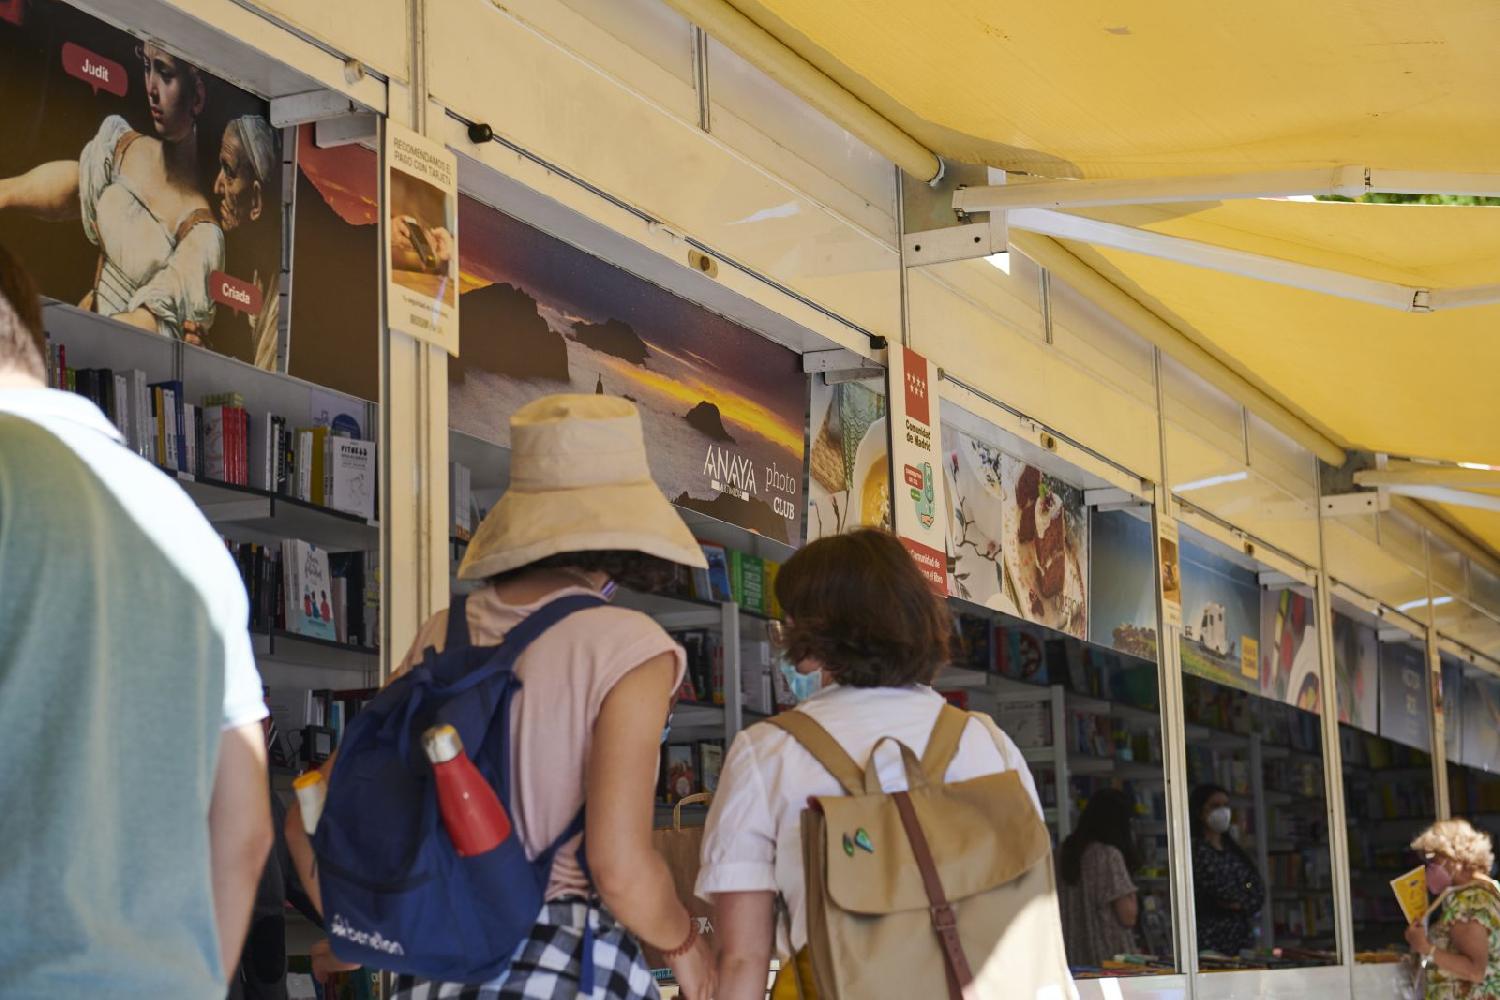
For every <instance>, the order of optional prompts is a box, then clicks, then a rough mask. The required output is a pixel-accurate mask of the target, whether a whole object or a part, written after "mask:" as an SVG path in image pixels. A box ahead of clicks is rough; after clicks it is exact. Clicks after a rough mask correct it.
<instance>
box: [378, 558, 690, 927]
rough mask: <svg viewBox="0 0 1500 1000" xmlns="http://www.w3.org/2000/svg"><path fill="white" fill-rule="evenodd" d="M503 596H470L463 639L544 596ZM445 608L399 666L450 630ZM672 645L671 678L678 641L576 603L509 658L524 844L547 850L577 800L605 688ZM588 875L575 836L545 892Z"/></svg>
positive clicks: (495, 632) (498, 625)
mask: <svg viewBox="0 0 1500 1000" xmlns="http://www.w3.org/2000/svg"><path fill="white" fill-rule="evenodd" d="M589 593H592V592H591V591H589V590H586V589H584V588H583V587H568V588H566V589H563V590H559V591H555V592H554V593H553V594H552V595H551V597H549V598H548V600H550V599H552V598H556V597H565V596H569V595H575V594H589ZM541 603H542V602H538V603H536V604H527V605H521V606H514V605H509V604H506V603H504V602H503V601H502V600H501V599H500V596H499V594H498V593H497V592H496V591H495V589H494V588H493V587H486V588H485V589H484V590H480V591H476V592H475V593H473V594H471V595H470V596H469V600H468V604H467V605H466V607H467V617H468V620H469V641H470V642H473V643H474V644H476V645H481V646H485V645H496V644H498V643H499V642H500V641H501V640H502V639H504V638H505V633H506V632H507V631H509V630H510V629H511V628H513V627H514V626H515V625H516V624H518V623H519V622H520V621H521V620H522V619H523V618H525V617H526V615H527V614H529V613H530V612H532V611H535V610H536V609H537V608H538V607H540V606H541ZM447 629H448V612H447V611H446V610H444V611H439V612H438V613H437V614H435V615H433V616H432V617H431V618H429V619H428V620H427V623H426V624H425V625H423V626H422V629H421V631H420V632H418V634H417V639H416V641H415V642H414V643H412V648H411V651H410V652H408V653H407V654H406V659H405V660H403V661H402V662H401V665H400V667H399V668H398V672H399V671H402V670H406V669H407V668H408V667H410V666H411V665H412V664H413V663H415V662H416V661H418V660H420V659H421V657H422V652H423V650H425V649H427V647H429V646H431V647H434V648H435V649H437V650H439V651H441V650H442V648H443V642H444V640H445V638H446V637H447ZM663 653H671V654H672V655H673V657H674V658H675V659H676V661H677V677H676V681H675V682H674V685H673V687H674V690H675V688H676V685H677V684H680V683H681V682H682V676H683V673H684V672H685V671H686V668H687V655H686V654H685V653H684V652H683V650H682V647H680V646H678V645H677V644H676V643H675V642H673V641H672V637H671V636H669V635H667V633H666V632H665V631H664V630H663V629H662V627H661V626H660V625H658V624H657V623H656V622H655V621H653V620H652V619H651V618H649V617H647V616H646V615H643V614H641V613H640V612H638V611H630V610H627V609H625V608H616V607H602V608H590V609H588V610H585V611H578V612H575V613H573V614H571V615H569V616H568V617H567V618H565V619H563V620H562V621H561V622H560V623H558V624H557V625H555V626H553V627H552V628H551V629H549V630H547V631H546V632H545V633H543V634H542V636H541V637H540V638H539V639H537V640H536V641H535V642H533V643H532V644H531V646H530V647H529V648H528V649H527V650H526V652H525V653H523V654H522V655H521V659H520V660H519V661H518V662H517V663H516V673H517V675H518V676H519V677H520V679H521V692H520V694H519V695H517V696H516V700H515V703H514V706H513V709H512V712H513V715H512V719H511V739H512V740H513V741H514V752H513V753H512V754H511V769H512V774H511V787H512V788H513V789H514V790H515V791H514V794H513V795H512V799H513V801H512V807H513V809H514V810H515V813H516V815H515V816H513V817H512V819H513V820H514V822H515V824H516V827H517V829H519V830H520V831H521V838H522V840H523V841H524V842H525V844H526V850H527V853H529V854H530V855H531V856H532V857H535V856H536V855H537V854H539V853H541V851H543V850H545V849H546V847H547V845H548V844H550V843H552V841H553V840H555V839H556V838H557V837H558V836H559V835H561V833H562V832H563V830H565V829H566V828H567V826H568V824H569V823H570V822H572V820H573V817H574V816H576V815H577V814H578V810H579V808H580V807H581V806H582V805H583V784H584V766H585V764H586V763H587V761H588V757H589V749H590V746H591V744H592V742H593V734H594V720H596V719H597V718H598V717H599V709H600V708H601V707H602V706H603V704H604V699H605V697H606V696H607V695H608V694H609V692H610V690H611V689H612V688H613V687H614V686H615V684H616V683H618V682H619V680H620V678H622V677H624V676H625V675H626V674H628V673H629V672H630V671H631V670H633V669H634V668H636V667H638V666H640V665H641V664H642V663H644V662H646V661H647V660H649V659H651V658H652V657H655V656H660V655H661V654H663ZM588 892H589V884H588V879H586V878H584V875H583V870H582V868H581V867H580V866H579V864H578V858H577V852H576V841H575V842H574V844H569V845H566V846H565V847H564V848H563V849H562V850H561V851H559V852H558V854H557V860H556V861H555V862H554V863H553V865H552V880H551V881H550V882H549V883H548V885H547V898H548V899H556V898H558V897H559V896H567V895H586V894H588Z"/></svg>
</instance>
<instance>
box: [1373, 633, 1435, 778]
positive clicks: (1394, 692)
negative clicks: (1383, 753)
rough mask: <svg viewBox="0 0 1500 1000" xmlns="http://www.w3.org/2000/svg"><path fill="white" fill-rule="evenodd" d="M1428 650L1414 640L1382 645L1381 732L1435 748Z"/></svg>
mask: <svg viewBox="0 0 1500 1000" xmlns="http://www.w3.org/2000/svg"><path fill="white" fill-rule="evenodd" d="M1427 675H1428V669H1427V650H1426V647H1424V646H1421V645H1419V644H1417V643H1412V642H1385V643H1381V645H1380V735H1381V736H1384V737H1385V738H1386V739H1388V740H1393V741H1395V742H1397V743H1402V744H1405V745H1406V746H1409V747H1415V748H1416V749H1418V750H1424V751H1427V752H1428V753H1431V752H1432V716H1431V711H1430V709H1429V707H1428V703H1427V697H1428V696H1427Z"/></svg>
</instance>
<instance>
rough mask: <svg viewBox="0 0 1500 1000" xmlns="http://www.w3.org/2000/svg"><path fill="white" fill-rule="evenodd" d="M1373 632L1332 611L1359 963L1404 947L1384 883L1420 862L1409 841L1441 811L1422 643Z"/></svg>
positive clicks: (1387, 884)
mask: <svg viewBox="0 0 1500 1000" xmlns="http://www.w3.org/2000/svg"><path fill="white" fill-rule="evenodd" d="M1377 636H1378V633H1377V632H1376V628H1375V626H1374V623H1373V622H1365V621H1357V620H1354V619H1352V618H1350V619H1345V618H1344V616H1342V615H1335V617H1334V662H1335V665H1336V667H1337V671H1336V672H1337V675H1338V683H1339V688H1340V691H1339V698H1340V703H1341V705H1342V704H1344V703H1346V702H1347V703H1349V704H1351V705H1353V706H1356V708H1355V710H1354V711H1353V712H1352V713H1351V714H1350V715H1348V716H1347V717H1346V716H1344V715H1342V714H1341V718H1340V721H1341V724H1340V726H1339V744H1340V750H1341V753H1342V757H1343V767H1344V808H1345V810H1346V813H1347V821H1348V822H1347V825H1348V837H1349V866H1350V896H1351V904H1352V908H1353V915H1354V947H1355V951H1356V953H1357V960H1358V961H1362V962H1364V961H1389V960H1391V959H1392V958H1393V956H1395V955H1398V954H1403V953H1405V952H1406V950H1407V949H1406V944H1405V941H1404V939H1403V932H1404V929H1405V926H1406V920H1405V919H1404V918H1403V916H1402V914H1401V910H1400V907H1399V906H1398V905H1397V903H1396V898H1395V896H1394V895H1393V894H1392V892H1391V887H1390V880H1391V879H1393V878H1395V877H1396V876H1398V875H1400V874H1402V873H1403V872H1406V871H1409V870H1410V869H1411V868H1413V867H1414V866H1416V865H1417V864H1418V863H1419V860H1420V859H1418V858H1417V857H1416V856H1415V855H1414V854H1413V853H1412V851H1411V850H1410V848H1409V847H1408V845H1409V844H1410V843H1411V840H1412V838H1413V837H1415V836H1416V835H1417V834H1418V833H1420V832H1421V831H1422V830H1423V829H1424V828H1425V827H1426V826H1427V825H1428V824H1430V823H1432V822H1433V820H1434V819H1436V816H1437V813H1436V796H1435V794H1434V791H1433V777H1432V757H1431V751H1432V730H1431V715H1430V708H1429V705H1428V690H1427V689H1428V670H1427V652H1426V648H1425V647H1424V646H1423V645H1422V644H1421V643H1419V642H1416V641H1409V640H1399V641H1395V642H1380V641H1378V637H1377ZM1372 705H1377V706H1378V710H1377V712H1376V717H1371V716H1370V715H1369V712H1368V708H1369V707H1370V706H1372Z"/></svg>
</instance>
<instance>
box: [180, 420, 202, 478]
mask: <svg viewBox="0 0 1500 1000" xmlns="http://www.w3.org/2000/svg"><path fill="white" fill-rule="evenodd" d="M182 424H183V433H182V447H183V462H182V468H183V471H184V472H187V473H188V474H189V475H193V476H196V475H197V474H198V408H197V407H196V406H194V405H193V404H192V403H184V404H183V406H182Z"/></svg>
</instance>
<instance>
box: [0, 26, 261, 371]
mask: <svg viewBox="0 0 1500 1000" xmlns="http://www.w3.org/2000/svg"><path fill="white" fill-rule="evenodd" d="M4 13H5V16H4V17H3V18H0V135H3V136H4V138H3V139H0V243H4V244H5V245H6V246H9V247H10V248H11V249H12V250H13V251H17V252H20V253H21V254H22V256H23V257H24V258H25V261H26V266H27V269H28V270H30V271H31V273H32V275H33V276H34V277H35V279H36V281H37V284H38V286H39V287H40V289H41V291H42V294H43V295H46V296H48V297H50V298H53V299H57V300H60V301H62V302H66V303H69V304H71V305H76V306H79V307H81V308H83V309H87V310H89V311H91V312H96V313H100V314H102V315H106V316H111V317H114V318H115V319H117V320H119V321H121V322H122V323H127V324H130V325H131V326H135V327H139V328H140V329H143V330H148V331H151V332H153V333H157V334H160V335H162V336H163V337H169V338H172V339H174V340H181V341H185V342H187V343H191V344H198V345H201V346H203V347H206V348H208V349H210V350H213V351H216V352H218V353H220V354H225V355H228V356H230V357H234V358H238V359H240V360H241V361H245V362H248V363H251V364H254V365H257V366H259V367H261V368H264V369H268V370H275V369H277V368H278V366H279V359H280V357H281V355H282V345H281V337H280V325H281V324H280V314H281V307H282V299H281V238H282V221H281V220H282V190H281V189H282V183H281V176H282V134H281V131H280V130H279V129H275V128H272V127H271V124H270V113H269V107H268V105H267V103H266V102H265V101H263V100H261V99H260V98H259V97H257V96H256V95H254V94H251V93H248V92H247V91H244V90H240V89H239V88H237V87H235V86H233V85H232V84H230V83H228V82H226V81H224V80H222V79H220V78H218V77H216V76H214V75H213V74H211V73H208V72H206V71H204V70H202V69H200V68H198V67H197V66H195V65H193V64H192V63H190V62H188V61H187V60H185V59H183V58H181V57H179V56H177V55H175V54H173V53H171V52H168V51H167V50H166V49H164V48H162V47H160V46H158V45H156V44H154V43H152V42H143V41H141V40H140V39H138V38H136V37H135V36H134V35H131V34H129V33H127V32H124V31H121V30H119V29H117V28H114V27H111V26H109V25H107V24H105V23H104V22H103V21H99V20H97V19H95V18H93V17H90V16H89V15H87V14H84V13H83V12H81V11H79V10H76V9H74V8H73V7H70V6H68V5H67V4H64V3H60V2H56V0H32V2H31V3H26V4H10V5H8V6H7V7H6V8H5V10H4ZM69 360H70V361H71V360H72V359H71V358H70V359H69ZM78 363H79V364H82V365H88V364H89V359H88V358H79V359H78Z"/></svg>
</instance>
